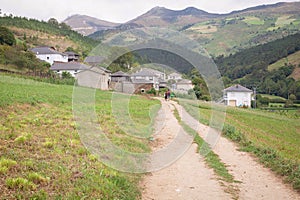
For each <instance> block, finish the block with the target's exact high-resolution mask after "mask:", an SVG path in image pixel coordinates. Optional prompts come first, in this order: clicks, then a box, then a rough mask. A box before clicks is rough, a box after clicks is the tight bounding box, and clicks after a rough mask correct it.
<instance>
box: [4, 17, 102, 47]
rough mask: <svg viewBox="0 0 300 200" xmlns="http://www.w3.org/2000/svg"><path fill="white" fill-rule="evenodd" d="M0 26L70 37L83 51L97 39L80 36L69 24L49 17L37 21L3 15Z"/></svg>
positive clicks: (96, 42)
mask: <svg viewBox="0 0 300 200" xmlns="http://www.w3.org/2000/svg"><path fill="white" fill-rule="evenodd" d="M0 24H1V26H5V27H9V26H15V27H19V28H26V29H30V30H36V31H41V32H45V33H49V34H53V35H61V36H65V37H68V38H70V39H71V40H72V41H74V42H75V43H78V44H80V46H81V47H82V48H83V50H85V51H90V50H91V49H92V48H93V47H95V46H96V45H97V44H98V43H99V41H95V40H94V39H91V38H89V37H85V36H82V35H81V34H79V33H77V32H76V31H73V30H71V28H70V26H68V25H67V24H65V23H59V22H58V21H57V20H56V19H54V18H51V19H49V20H48V22H45V21H39V20H36V19H28V18H26V17H15V16H12V15H10V16H4V17H0Z"/></svg>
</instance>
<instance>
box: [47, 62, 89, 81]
mask: <svg viewBox="0 0 300 200" xmlns="http://www.w3.org/2000/svg"><path fill="white" fill-rule="evenodd" d="M89 68H90V66H88V65H85V64H82V63H79V62H75V61H72V62H54V63H53V65H52V66H51V67H50V70H52V71H54V72H56V73H58V74H60V75H61V74H62V73H63V72H69V73H70V74H71V75H72V76H73V77H74V78H76V75H77V73H79V72H80V71H82V70H86V69H89Z"/></svg>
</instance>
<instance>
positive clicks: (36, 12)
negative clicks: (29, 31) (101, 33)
mask: <svg viewBox="0 0 300 200" xmlns="http://www.w3.org/2000/svg"><path fill="white" fill-rule="evenodd" d="M279 1H280V0H249V1H243V0H214V1H212V0H126V1H124V0H85V1H83V0H64V1H62V0H51V1H41V0H26V1H25V0H21V1H20V0H1V9H2V12H3V13H8V14H13V15H16V16H25V17H29V18H37V19H42V20H48V19H49V18H51V17H54V18H56V19H58V20H59V21H62V20H64V19H65V18H66V17H68V16H70V15H72V14H86V15H89V16H93V17H97V18H99V19H103V20H108V21H113V22H126V21H129V20H131V19H133V18H135V17H137V16H139V15H141V14H143V13H145V12H147V11H148V10H150V9H151V8H153V7H155V6H164V7H166V8H170V9H175V10H181V9H184V8H186V7H188V6H193V7H197V8H199V9H202V10H205V11H208V12H214V13H228V12H231V11H233V10H240V9H245V8H247V7H251V6H256V5H261V4H271V3H276V2H279ZM282 1H283V0H282ZM284 1H285V2H292V1H293V0H284Z"/></svg>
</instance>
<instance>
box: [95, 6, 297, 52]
mask: <svg viewBox="0 0 300 200" xmlns="http://www.w3.org/2000/svg"><path fill="white" fill-rule="evenodd" d="M299 12H300V3H299V2H291V3H277V4H273V5H263V6H257V7H252V8H248V9H245V10H240V11H234V12H232V13H228V14H214V13H208V12H205V11H203V10H199V9H197V8H193V7H188V8H186V9H183V10H170V9H167V8H164V7H155V8H153V9H151V10H150V11H148V12H146V13H145V14H143V15H141V16H138V17H136V18H135V19H133V20H130V21H129V22H127V23H124V24H121V25H119V26H116V27H113V29H110V30H109V29H108V30H105V31H103V30H102V31H99V32H95V33H93V34H91V35H90V37H91V38H95V39H102V38H105V37H106V36H109V35H110V34H113V33H117V32H119V31H124V30H128V29H134V28H141V27H162V28H168V29H172V30H177V31H179V32H182V33H183V34H185V35H187V36H188V37H189V38H191V39H193V40H194V41H197V42H198V43H199V44H200V45H202V46H203V47H204V48H205V49H206V50H207V51H208V53H209V54H210V55H212V56H214V57H216V56H219V55H224V56H228V55H230V54H233V53H236V52H239V51H240V50H242V49H246V48H250V47H253V46H257V45H260V44H265V43H268V42H270V41H274V40H276V39H280V38H283V37H286V36H288V35H293V34H295V33H297V32H299V30H300V16H299Z"/></svg>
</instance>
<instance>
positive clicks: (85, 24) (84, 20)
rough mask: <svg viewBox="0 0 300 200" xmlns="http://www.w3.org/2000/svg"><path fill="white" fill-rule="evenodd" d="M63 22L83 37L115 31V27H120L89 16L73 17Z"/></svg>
mask: <svg viewBox="0 0 300 200" xmlns="http://www.w3.org/2000/svg"><path fill="white" fill-rule="evenodd" d="M63 22H64V23H66V24H67V25H69V26H71V27H72V29H73V30H75V31H77V32H79V33H81V34H82V35H89V34H92V33H94V32H96V31H101V30H107V29H114V27H116V26H118V25H119V24H117V23H112V22H108V21H104V20H100V19H97V18H94V17H90V16H87V15H72V16H70V17H68V18H67V19H65V20H64V21H63Z"/></svg>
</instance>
